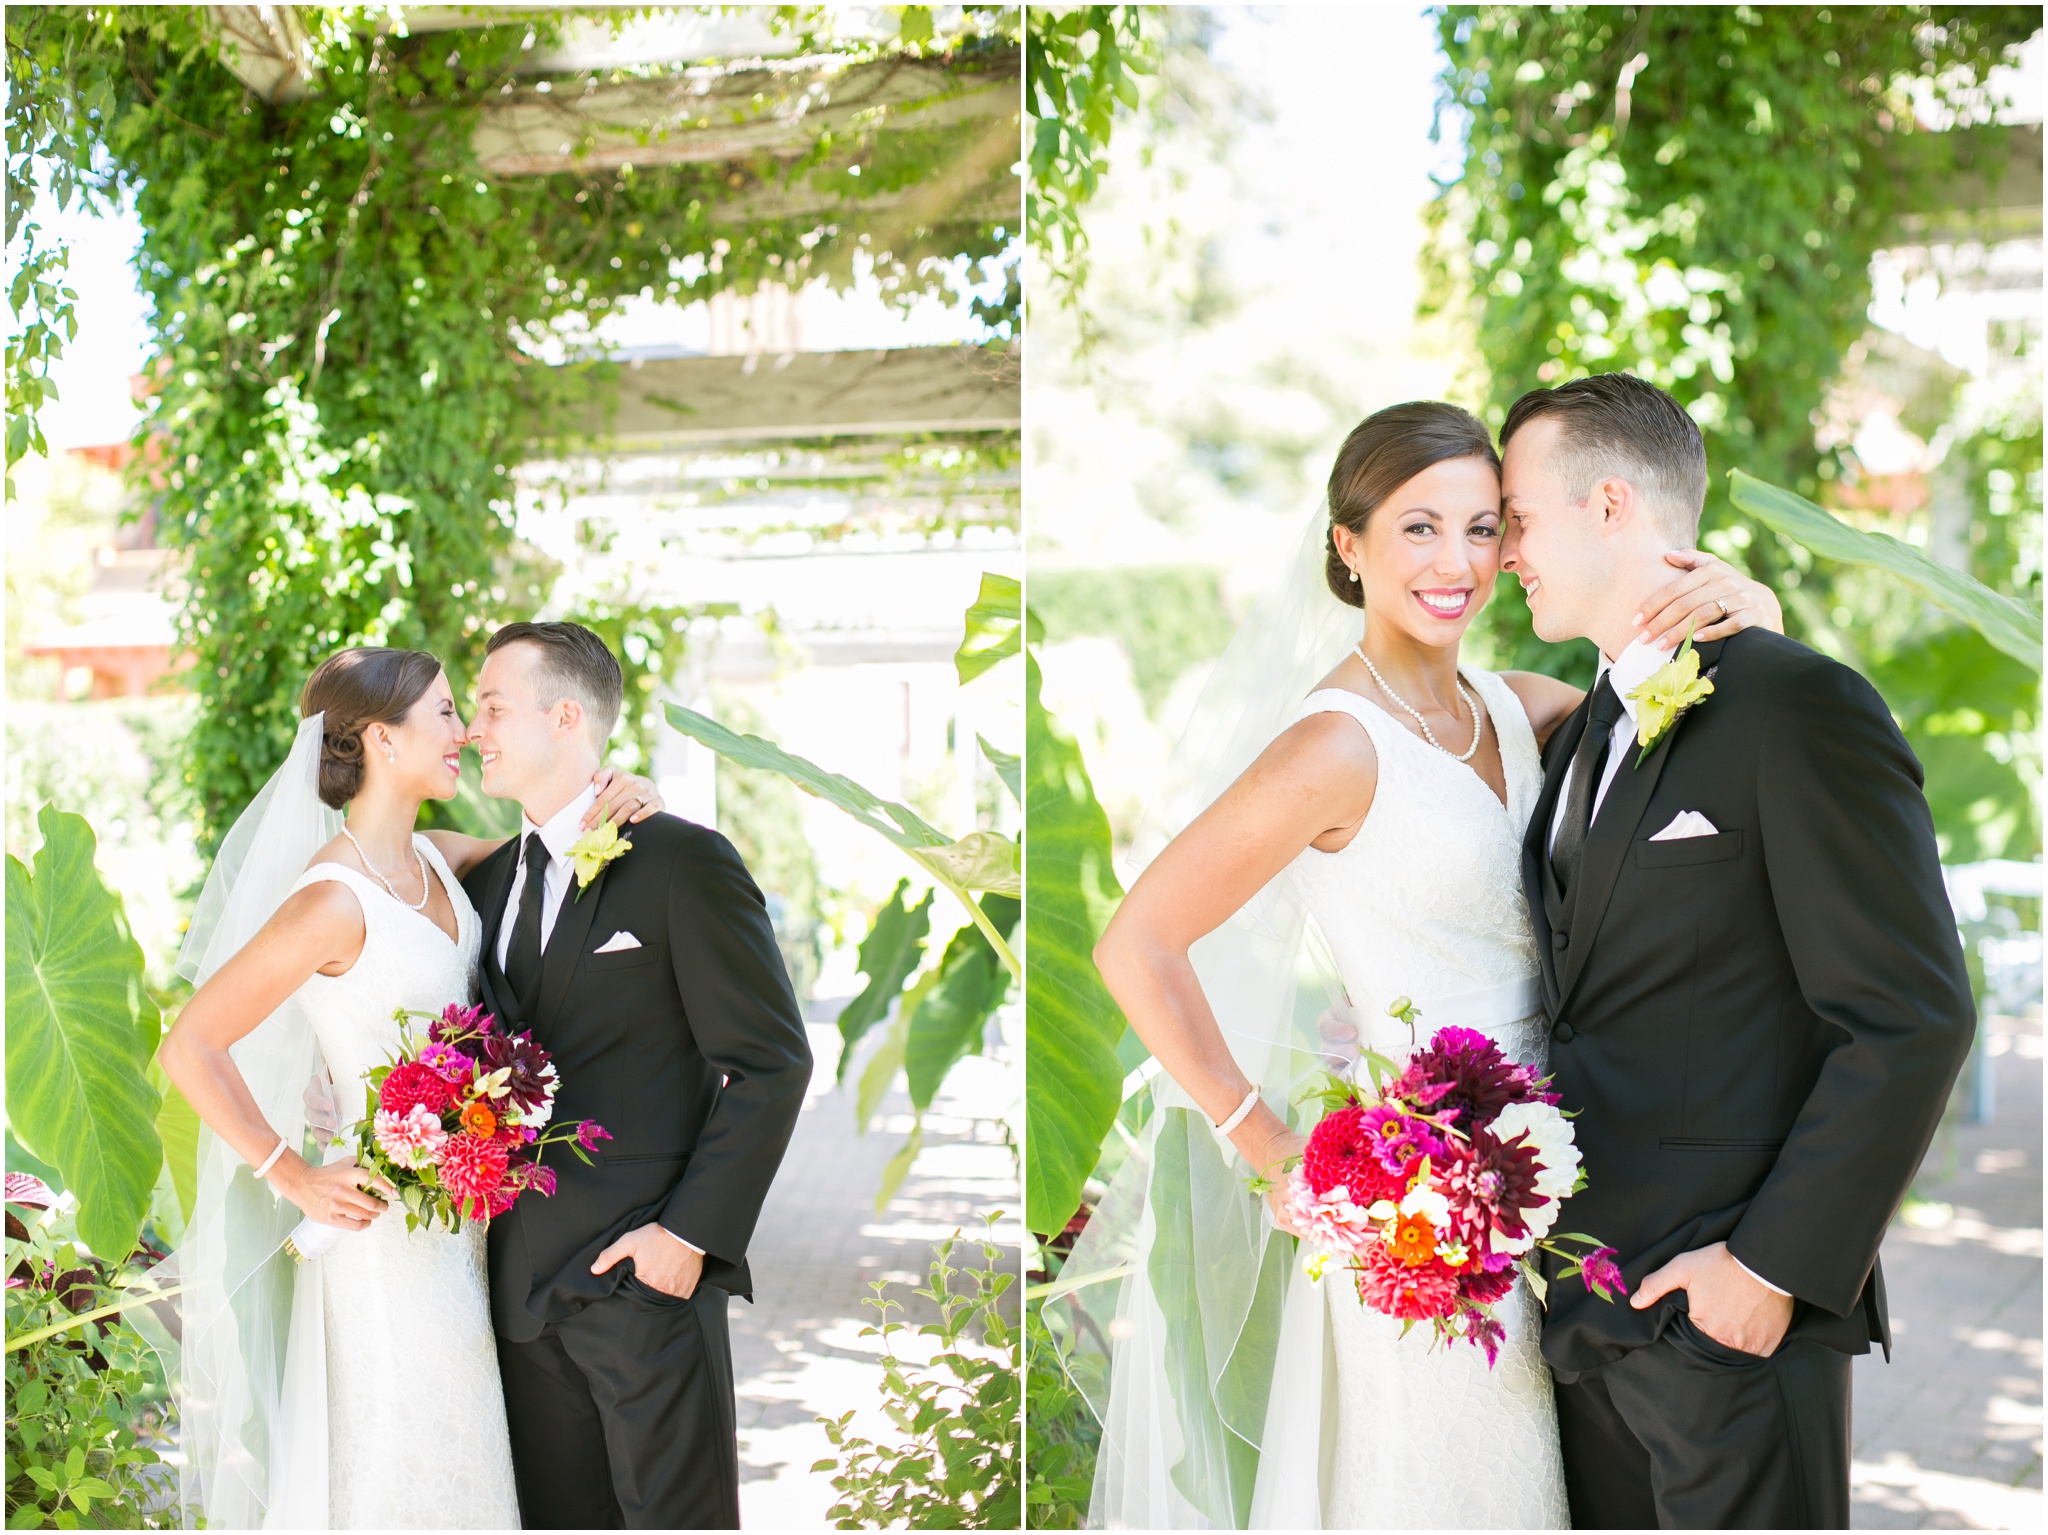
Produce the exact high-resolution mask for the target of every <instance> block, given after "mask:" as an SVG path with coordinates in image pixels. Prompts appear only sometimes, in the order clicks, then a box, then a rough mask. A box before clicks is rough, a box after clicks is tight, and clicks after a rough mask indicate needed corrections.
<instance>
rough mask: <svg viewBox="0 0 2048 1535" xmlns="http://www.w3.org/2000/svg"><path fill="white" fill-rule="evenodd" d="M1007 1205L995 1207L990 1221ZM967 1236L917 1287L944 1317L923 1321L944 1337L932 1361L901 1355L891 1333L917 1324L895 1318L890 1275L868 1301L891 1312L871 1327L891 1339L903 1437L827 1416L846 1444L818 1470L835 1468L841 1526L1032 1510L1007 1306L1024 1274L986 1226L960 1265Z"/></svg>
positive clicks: (1007, 1523)
mask: <svg viewBox="0 0 2048 1535" xmlns="http://www.w3.org/2000/svg"><path fill="white" fill-rule="evenodd" d="M999 1217H1000V1212H998V1214H997V1215H992V1216H990V1217H988V1223H989V1225H990V1227H991V1228H992V1227H993V1226H994V1224H995V1221H996V1220H997V1219H998V1218H999ZM958 1240H959V1233H958V1232H955V1233H954V1234H953V1236H951V1237H948V1238H947V1239H946V1240H945V1241H943V1242H940V1243H938V1244H937V1245H936V1247H935V1248H934V1250H933V1252H934V1256H933V1258H932V1265H931V1276H932V1277H931V1283H930V1284H929V1285H928V1286H926V1287H925V1288H923V1289H920V1290H914V1291H912V1292H911V1293H912V1294H914V1295H918V1296H921V1297H923V1298H924V1299H925V1300H928V1301H930V1302H931V1303H932V1304H933V1305H934V1306H936V1307H938V1309H939V1319H938V1320H937V1321H936V1322H927V1323H925V1324H924V1325H923V1326H921V1327H919V1328H918V1329H917V1333H918V1335H920V1336H923V1337H931V1338H937V1339H938V1340H939V1344H940V1349H939V1353H938V1354H937V1356H936V1357H935V1358H933V1360H932V1362H931V1363H930V1364H928V1365H919V1364H911V1363H908V1362H906V1361H904V1360H901V1359H898V1358H897V1357H896V1353H895V1348H894V1344H893V1340H894V1338H895V1337H896V1335H897V1334H898V1333H900V1332H902V1331H903V1330H904V1329H905V1328H906V1327H908V1326H909V1325H910V1324H909V1323H908V1322H898V1321H891V1320H890V1313H891V1312H893V1311H901V1310H902V1309H903V1307H902V1306H901V1305H900V1304H899V1303H897V1302H896V1301H892V1300H890V1299H889V1298H888V1295H887V1291H888V1288H889V1286H888V1283H887V1281H877V1282H875V1283H874V1284H873V1285H871V1286H870V1288H872V1289H873V1290H874V1292H875V1294H874V1296H873V1298H871V1299H869V1300H867V1301H864V1302H862V1304H863V1305H867V1306H872V1307H873V1308H874V1309H875V1311H876V1312H877V1313H878V1314H879V1315H880V1317H881V1325H880V1326H879V1327H864V1328H862V1329H861V1336H862V1337H864V1338H872V1337H879V1338H881V1339H882V1340H883V1350H884V1352H883V1355H882V1365H883V1370H884V1382H885V1383H884V1386H883V1403H882V1410H883V1411H884V1412H885V1413H886V1414H887V1415H888V1417H889V1421H890V1422H892V1423H894V1424H895V1425H896V1427H897V1428H898V1429H899V1430H900V1431H901V1433H902V1435H903V1437H902V1438H901V1439H899V1440H897V1441H895V1442H893V1443H890V1444H881V1443H877V1442H875V1441H873V1440H869V1439H864V1438H862V1437H860V1436H859V1435H857V1434H854V1433H851V1432H849V1429H850V1425H851V1424H852V1422H853V1418H854V1414H853V1413H851V1412H847V1413H845V1414H843V1415H841V1416H840V1417H839V1418H837V1419H836V1420H835V1419H832V1418H820V1419H819V1420H818V1421H819V1422H821V1423H823V1424H824V1425H825V1432H826V1434H827V1435H829V1436H830V1438H831V1440H832V1445H833V1448H834V1449H836V1450H837V1451H838V1452H839V1453H838V1454H837V1455H836V1456H835V1457H833V1458H831V1459H829V1460H821V1461H819V1462H817V1463H816V1464H815V1465H813V1466H812V1467H811V1470H812V1471H814V1472H817V1471H830V1472H833V1473H835V1474H834V1475H833V1477H832V1485H833V1487H834V1488H836V1489H837V1490H838V1492H839V1501H838V1502H837V1503H836V1504H834V1505H833V1507H832V1518H833V1519H834V1520H835V1521H836V1524H835V1527H836V1528H838V1529H842V1530H859V1529H871V1528H881V1527H884V1526H887V1527H892V1528H908V1529H913V1530H1014V1529H1016V1528H1018V1526H1019V1525H1020V1524H1021V1523H1022V1522H1023V1508H1022V1504H1021V1499H1020V1496H1019V1485H1018V1478H1019V1468H1020V1464H1021V1460H1022V1443H1021V1435H1020V1429H1021V1427H1022V1425H1021V1422H1020V1418H1019V1411H1018V1409H1019V1400H1018V1397H1019V1392H1018V1383H1017V1369H1018V1363H1019V1361H1018V1357H1017V1353H1018V1335H1017V1333H1016V1331H1015V1330H1014V1329H1013V1327H1012V1325H1011V1323H1010V1321H1009V1320H1008V1319H1007V1318H1005V1317H1004V1315H1003V1307H1002V1298H1003V1295H1004V1294H1005V1292H1007V1291H1008V1290H1009V1288H1010V1286H1011V1284H1012V1283H1013V1282H1014V1281H1015V1279H1016V1277H1017V1276H1016V1275H1015V1274H1014V1273H1006V1272H1002V1271H1000V1270H999V1269H998V1268H997V1264H998V1263H1000V1262H1001V1261H1002V1259H1003V1256H1004V1255H1003V1249H1002V1248H1000V1247H998V1246H997V1245H996V1244H995V1243H994V1242H993V1241H991V1240H989V1239H988V1237H987V1236H986V1235H985V1236H984V1237H983V1238H982V1239H981V1242H980V1247H981V1255H982V1266H981V1267H979V1268H974V1267H962V1268H955V1267H953V1264H952V1256H953V1248H954V1244H955V1243H956V1242H957V1241H958ZM956 1279H957V1280H959V1281H960V1284H959V1286H958V1288H957V1289H956V1288H955V1283H954V1282H955V1280H956ZM977 1343H979V1344H980V1345H983V1346H982V1347H978V1348H977V1347H976V1346H975V1345H976V1344H977Z"/></svg>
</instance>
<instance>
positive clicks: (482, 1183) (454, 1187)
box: [441, 1133, 509, 1220]
mask: <svg viewBox="0 0 2048 1535" xmlns="http://www.w3.org/2000/svg"><path fill="white" fill-rule="evenodd" d="M508 1160H509V1153H508V1152H507V1151H506V1149H505V1147H504V1146H503V1145H501V1144H500V1143H499V1142H498V1141H496V1140H493V1139H491V1138H490V1137H488V1136H482V1135H470V1134H467V1133H464V1134H462V1135H452V1136H450V1137H449V1138H448V1144H447V1146H446V1147H445V1148H443V1150H442V1152H441V1182H442V1184H443V1185H444V1186H445V1187H446V1188H447V1190H448V1192H449V1193H451V1194H453V1195H454V1196H455V1200H456V1203H457V1204H458V1205H461V1206H462V1207H463V1213H464V1214H466V1215H468V1216H469V1217H470V1219H472V1220H474V1219H476V1218H477V1217H478V1216H480V1215H484V1214H486V1213H491V1212H490V1203H491V1196H492V1195H494V1194H496V1193H497V1192H498V1187H499V1185H500V1184H502V1183H503V1182H504V1181H505V1165H506V1162H507V1161H508Z"/></svg>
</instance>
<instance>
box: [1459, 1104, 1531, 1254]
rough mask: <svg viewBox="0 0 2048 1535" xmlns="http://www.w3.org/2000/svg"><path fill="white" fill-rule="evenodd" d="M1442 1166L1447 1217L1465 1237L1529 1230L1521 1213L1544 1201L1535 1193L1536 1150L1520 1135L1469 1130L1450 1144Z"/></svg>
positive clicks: (1517, 1233)
mask: <svg viewBox="0 0 2048 1535" xmlns="http://www.w3.org/2000/svg"><path fill="white" fill-rule="evenodd" d="M1442 1170H1443V1191H1444V1193H1445V1195H1447V1196H1448V1197H1449V1199H1450V1201H1451V1215H1452V1217H1453V1218H1454V1219H1455V1220H1456V1222H1457V1225H1458V1230H1459V1232H1460V1233H1461V1234H1462V1235H1464V1236H1465V1237H1466V1239H1467V1240H1468V1241H1469V1240H1476V1239H1477V1238H1478V1237H1480V1236H1483V1235H1485V1234H1486V1233H1487V1232H1488V1231H1489V1230H1491V1231H1498V1232H1500V1233H1501V1234H1502V1235H1503V1236H1508V1237H1515V1238H1520V1237H1525V1236H1527V1235H1528V1234H1529V1228H1528V1225H1527V1224H1526V1223H1525V1222H1524V1221H1523V1220H1522V1211H1524V1210H1526V1209H1529V1208H1531V1207H1532V1206H1535V1205H1546V1204H1549V1203H1550V1201H1549V1199H1548V1198H1546V1197H1545V1196H1544V1195H1541V1194H1539V1193H1537V1192H1536V1172H1537V1163H1536V1150H1535V1148H1534V1147H1532V1146H1531V1145H1529V1144H1528V1139H1527V1137H1526V1136H1519V1135H1518V1136H1516V1137H1515V1139H1514V1140H1512V1141H1502V1140H1499V1139H1497V1138H1496V1137H1495V1136H1494V1135H1493V1133H1492V1132H1491V1131H1489V1130H1474V1131H1473V1132H1472V1139H1471V1140H1470V1141H1463V1142H1453V1143H1452V1147H1451V1155H1450V1156H1448V1157H1446V1158H1445V1159H1444V1163H1443V1169H1442Z"/></svg>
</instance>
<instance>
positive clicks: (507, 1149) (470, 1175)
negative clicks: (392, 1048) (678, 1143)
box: [288, 1003, 611, 1260]
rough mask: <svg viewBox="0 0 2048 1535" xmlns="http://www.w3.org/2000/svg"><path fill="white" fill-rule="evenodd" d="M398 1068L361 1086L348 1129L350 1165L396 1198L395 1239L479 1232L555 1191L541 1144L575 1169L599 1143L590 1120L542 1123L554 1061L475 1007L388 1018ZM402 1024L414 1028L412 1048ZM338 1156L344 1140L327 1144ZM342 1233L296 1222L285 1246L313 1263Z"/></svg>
mask: <svg viewBox="0 0 2048 1535" xmlns="http://www.w3.org/2000/svg"><path fill="white" fill-rule="evenodd" d="M393 1017H395V1018H396V1019H397V1021H398V1038H399V1050H398V1058H397V1059H396V1060H395V1061H393V1062H392V1063H391V1064H390V1065H388V1066H379V1067H378V1068H376V1069H375V1070H374V1071H372V1072H370V1073H369V1075H368V1076H367V1077H366V1078H365V1081H364V1087H365V1092H366V1094H367V1101H366V1106H365V1110H364V1114H363V1118H362V1119H361V1120H359V1121H357V1123H356V1124H355V1125H353V1126H352V1127H351V1129H352V1130H353V1132H354V1135H355V1147H354V1152H355V1158H356V1161H357V1162H358V1163H359V1164H361V1165H362V1166H364V1167H371V1168H374V1169H376V1171H377V1173H378V1174H379V1175H380V1176H382V1177H383V1178H384V1179H385V1180H386V1181H388V1182H389V1183H390V1184H391V1185H392V1186H393V1187H394V1188H396V1189H397V1190H398V1195H399V1199H400V1201H401V1202H402V1203H403V1204H404V1206H405V1229H406V1230H407V1231H416V1230H418V1229H419V1228H420V1227H422V1226H432V1225H434V1224H435V1223H437V1222H438V1223H439V1224H440V1225H441V1226H443V1227H445V1228H446V1229H447V1230H449V1231H460V1230H461V1229H462V1223H463V1221H464V1220H480V1221H484V1222H489V1221H490V1219H491V1218H492V1217H493V1216H497V1215H503V1214H504V1213H505V1212H506V1211H507V1210H509V1209H511V1208H512V1205H513V1202H514V1201H516V1200H517V1199H518V1198H519V1196H520V1195H521V1194H525V1193H528V1192H537V1193H539V1194H541V1195H542V1196H544V1197H545V1196H547V1195H550V1194H553V1193H554V1192H555V1175H554V1172H553V1170H552V1169H549V1168H546V1167H543V1166H541V1163H540V1150H541V1148H542V1147H543V1146H552V1145H558V1144H560V1145H567V1146H568V1147H569V1148H570V1150H572V1151H573V1152H575V1154H576V1156H577V1157H578V1158H579V1159H581V1160H582V1161H583V1162H584V1163H585V1165H590V1156H589V1153H590V1152H592V1151H594V1150H596V1149H597V1145H598V1142H600V1141H608V1140H610V1139H611V1135H610V1133H609V1132H608V1131H607V1130H606V1129H605V1128H604V1127H603V1126H602V1125H600V1124H598V1123H597V1121H596V1120H594V1119H586V1120H583V1121H581V1122H580V1123H578V1124H576V1125H573V1126H565V1125H557V1126H555V1127H554V1128H553V1129H552V1130H550V1129H549V1128H548V1122H549V1121H550V1120H551V1119H552V1118H553V1117H554V1110H555V1089H556V1086H557V1083H556V1080H555V1067H554V1062H553V1061H552V1060H550V1059H549V1057H548V1052H547V1051H545V1050H543V1049H542V1048H541V1047H540V1046H539V1045H537V1044H535V1043H534V1042H533V1036H532V1035H531V1034H530V1033H521V1034H506V1033H504V1032H503V1031H502V1030H501V1029H500V1028H499V1027H498V1020H497V1019H496V1018H495V1017H493V1016H492V1015H491V1014H489V1013H486V1012H485V1011H484V1010H483V1009H482V1008H480V1007H462V1006H459V1005H456V1004H453V1003H451V1004H450V1005H449V1006H448V1007H447V1008H446V1009H445V1010H444V1011H443V1012H442V1013H441V1014H440V1015H439V1016H438V1017H436V1016H435V1015H434V1014H432V1013H418V1012H413V1011H411V1010H409V1009H406V1008H400V1009H398V1011H397V1012H396V1013H395V1014H393ZM414 1020H424V1021H426V1023H427V1025H428V1027H427V1037H426V1039H425V1041H424V1042H422V1041H421V1040H420V1039H419V1038H418V1037H417V1036H416V1035H415V1034H414V1032H413V1029H412V1023H413V1021H414ZM335 1144H336V1145H337V1146H344V1145H346V1144H347V1142H346V1141H337V1142H336V1143H335ZM342 1235H344V1233H343V1232H342V1231H341V1230H340V1229H338V1228H336V1227H332V1226H323V1225H321V1224H319V1223H318V1222H316V1221H311V1220H308V1221H305V1222H302V1223H301V1224H300V1226H299V1228H298V1229H297V1230H296V1231H294V1232H293V1233H292V1236H291V1240H290V1242H289V1244H288V1245H289V1246H290V1248H291V1250H292V1252H293V1253H294V1255H295V1256H297V1257H299V1258H300V1259H301V1260H304V1259H308V1258H315V1257H318V1256H319V1255H320V1254H321V1253H323V1252H325V1251H326V1250H327V1249H328V1248H330V1247H332V1246H333V1245H334V1242H335V1241H336V1240H337V1239H339V1238H340V1237H341V1236H342Z"/></svg>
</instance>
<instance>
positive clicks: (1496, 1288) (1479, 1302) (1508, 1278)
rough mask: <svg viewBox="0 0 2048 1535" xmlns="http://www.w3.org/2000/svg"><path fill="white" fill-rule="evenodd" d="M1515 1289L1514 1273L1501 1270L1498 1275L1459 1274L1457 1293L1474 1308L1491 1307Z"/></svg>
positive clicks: (1510, 1270)
mask: <svg viewBox="0 0 2048 1535" xmlns="http://www.w3.org/2000/svg"><path fill="white" fill-rule="evenodd" d="M1514 1287H1515V1271H1514V1270H1513V1269H1502V1270H1501V1271H1500V1272H1499V1273H1498V1274H1487V1273H1478V1274H1460V1275H1459V1276H1458V1293H1459V1294H1460V1295H1462V1296H1464V1297H1465V1299H1466V1300H1468V1301H1471V1302H1472V1303H1473V1304H1474V1305H1476V1306H1491V1305H1492V1304H1493V1303H1494V1302H1495V1301H1497V1300H1500V1299H1501V1298H1502V1297H1503V1296H1505V1295H1506V1294H1507V1293H1508V1291H1510V1290H1512V1289H1513V1288H1514Z"/></svg>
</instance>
